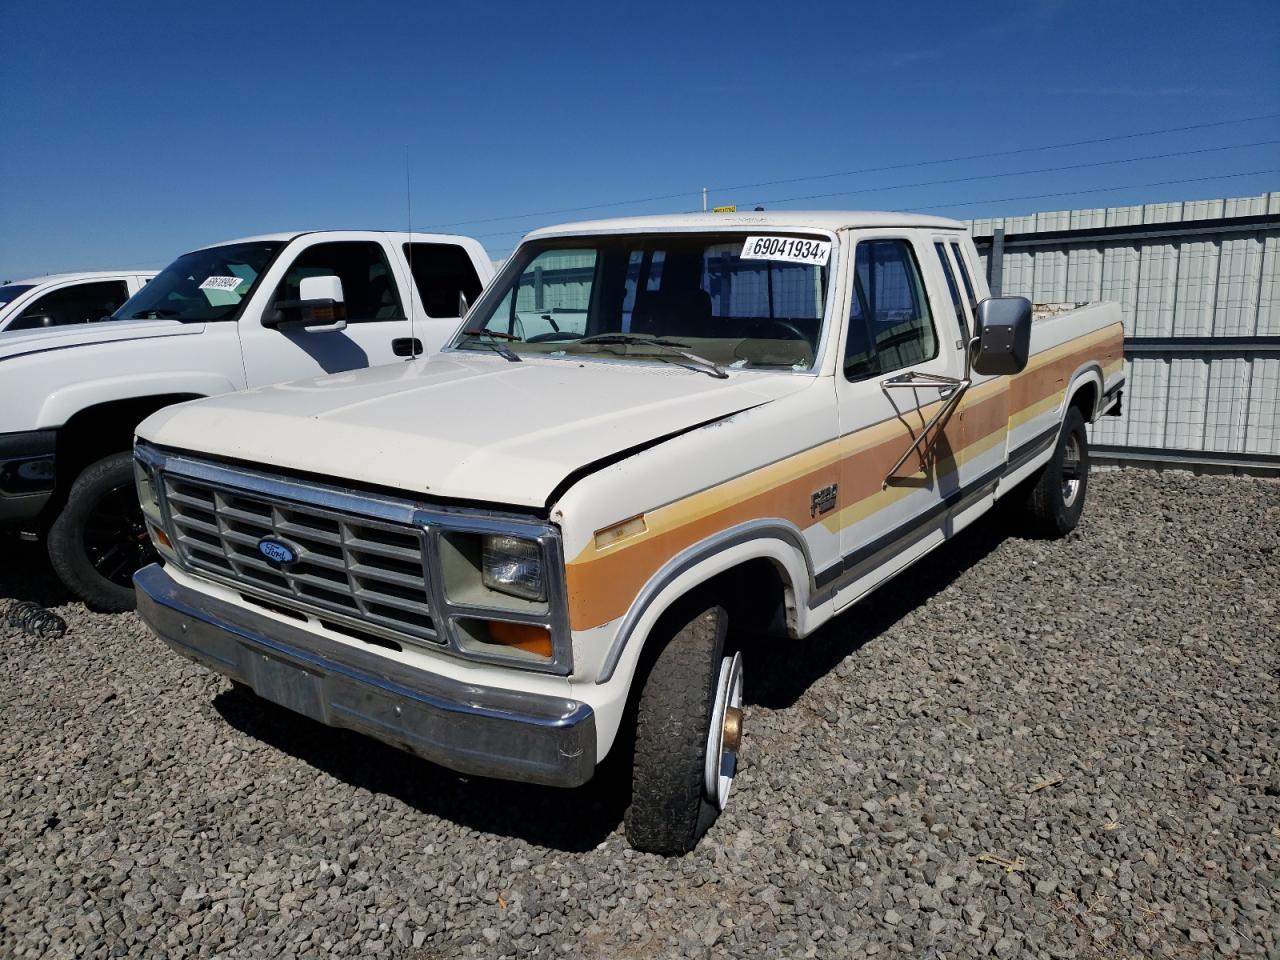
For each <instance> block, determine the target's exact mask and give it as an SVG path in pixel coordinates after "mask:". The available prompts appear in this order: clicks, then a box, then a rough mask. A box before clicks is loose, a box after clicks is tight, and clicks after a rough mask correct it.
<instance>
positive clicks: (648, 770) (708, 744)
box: [626, 606, 742, 854]
mask: <svg viewBox="0 0 1280 960" xmlns="http://www.w3.org/2000/svg"><path fill="white" fill-rule="evenodd" d="M674 622H675V625H676V626H675V629H674V630H672V631H671V632H670V634H669V635H668V637H667V638H666V641H665V643H664V644H663V646H662V649H661V652H660V653H659V654H658V656H657V658H656V660H655V661H654V663H653V667H652V669H651V670H650V671H649V674H648V676H647V677H646V678H645V681H644V687H643V689H642V690H641V692H640V699H639V704H638V708H637V714H636V741H635V760H634V763H633V767H632V776H631V806H630V808H629V809H628V810H627V817H626V829H627V840H628V841H629V842H630V843H631V845H632V846H633V847H635V848H636V849H638V850H648V851H651V852H653V853H662V854H680V853H686V852H688V851H689V850H692V849H693V848H694V846H695V845H696V844H697V842H698V840H699V838H700V837H701V836H702V834H704V833H705V832H706V831H707V828H708V827H710V826H711V824H712V823H713V822H714V821H715V818H716V816H717V815H718V814H719V813H720V811H721V810H722V809H723V808H724V805H725V803H726V801H727V800H728V798H729V791H730V789H731V788H732V786H733V780H734V776H735V775H736V773H737V767H738V749H739V745H740V743H741V739H742V657H741V654H735V655H733V656H725V655H724V645H725V631H726V628H727V617H726V615H725V611H724V608H723V607H720V606H712V607H703V608H701V610H699V611H698V612H696V613H695V614H694V615H692V616H682V617H677V618H676V620H675V621H674ZM661 641H662V638H661V637H656V636H655V637H653V638H652V640H651V641H650V642H661Z"/></svg>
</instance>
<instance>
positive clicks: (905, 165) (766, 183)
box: [416, 113, 1280, 232]
mask: <svg viewBox="0 0 1280 960" xmlns="http://www.w3.org/2000/svg"><path fill="white" fill-rule="evenodd" d="M1277 117H1280V113H1264V114H1259V115H1258V116H1253V117H1238V118H1236V119H1232V120H1214V121H1210V122H1207V123H1192V124H1186V125H1184V126H1180V127H1164V128H1162V129H1160V130H1143V131H1139V132H1137V133H1122V134H1115V135H1112V136H1107V137H1091V138H1089V139H1086V140H1068V141H1064V142H1062V143H1046V144H1040V145H1039V146H1034V147H1018V148H1015V149H1012V150H994V151H991V152H989V153H972V154H965V155H961V156H955V157H941V158H937V159H932V160H910V161H905V162H902V163H891V164H885V165H883V166H878V167H862V168H860V169H858V170H842V171H839V172H837V173H817V174H811V175H809V176H804V177H788V178H785V179H780V180H763V181H760V182H759V183H739V184H731V185H726V186H716V187H708V188H707V189H708V190H714V191H716V192H717V193H724V192H727V191H731V190H754V189H756V188H758V187H775V186H780V185H782V184H787V183H803V182H806V181H814V180H830V179H834V178H836V177H852V176H858V175H860V174H866V173H884V172H886V171H889V170H909V169H913V168H918V167H930V166H938V165H941V164H947V163H962V162H965V161H969V160H992V159H996V158H1000V157H1011V156H1020V155H1022V154H1027V153H1039V152H1042V151H1045V150H1064V149H1067V148H1068V147H1085V146H1093V145H1095V144H1100V143H1117V142H1120V141H1124V140H1137V139H1141V138H1143V137H1157V136H1161V135H1163V134H1167V133H1186V132H1188V131H1191V130H1210V129H1214V128H1217V127H1226V126H1233V125H1237V124H1242V123H1256V122H1258V121H1261V120H1274V119H1276V118H1277ZM701 195H702V188H701V187H698V188H696V189H692V190H684V191H681V192H679V193H666V194H661V195H658V196H652V197H636V198H633V199H630V200H610V201H606V202H602V203H593V204H586V205H583V206H577V207H560V208H558V209H555V210H535V211H529V212H527V213H512V214H507V215H504V216H500V217H481V218H478V219H474V220H455V221H453V222H452V223H437V224H431V225H429V226H425V227H417V228H416V229H418V230H441V229H444V228H446V227H466V226H473V225H475V224H481V223H500V222H502V221H504V220H523V219H527V218H530V217H551V216H557V215H559V214H562V213H581V212H583V211H586V210H605V209H609V208H611V207H625V206H632V205H638V204H642V203H657V202H658V201H660V200H678V199H681V198H682V197H698V196H701ZM512 232H517V231H512Z"/></svg>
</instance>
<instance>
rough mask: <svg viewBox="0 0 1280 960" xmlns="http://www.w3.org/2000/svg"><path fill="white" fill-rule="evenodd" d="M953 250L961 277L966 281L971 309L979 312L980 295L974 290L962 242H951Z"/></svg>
mask: <svg viewBox="0 0 1280 960" xmlns="http://www.w3.org/2000/svg"><path fill="white" fill-rule="evenodd" d="M951 250H952V252H953V253H954V254H955V255H956V267H957V268H959V270H960V279H961V280H962V281H964V292H965V294H966V295H967V296H968V297H969V309H970V310H972V311H973V312H974V314H977V312H978V296H977V294H975V293H974V292H973V284H972V283H970V282H969V268H968V267H966V266H965V265H964V254H963V253H961V252H960V244H958V243H953V244H951Z"/></svg>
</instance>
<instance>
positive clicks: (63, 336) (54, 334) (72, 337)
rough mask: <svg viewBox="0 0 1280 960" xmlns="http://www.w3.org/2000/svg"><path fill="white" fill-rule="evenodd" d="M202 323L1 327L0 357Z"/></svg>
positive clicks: (191, 329) (199, 327)
mask: <svg viewBox="0 0 1280 960" xmlns="http://www.w3.org/2000/svg"><path fill="white" fill-rule="evenodd" d="M204 327H205V325H204V324H203V323H179V322H178V321H177V320H103V321H101V322H99V323H72V324H68V325H67V326H64V327H42V328H40V329H37V330H13V331H4V332H0V360H5V359H8V358H10V357H20V356H22V355H24V354H28V353H43V352H45V351H48V350H64V349H66V348H68V347H80V346H86V345H88V344H93V343H112V342H115V341H119V340H144V339H150V338H152V337H180V336H189V335H192V334H197V333H203V332H204Z"/></svg>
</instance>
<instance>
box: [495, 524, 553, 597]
mask: <svg viewBox="0 0 1280 960" xmlns="http://www.w3.org/2000/svg"><path fill="white" fill-rule="evenodd" d="M480 553H481V563H480V568H481V580H482V581H483V583H484V585H485V586H486V587H488V588H489V589H490V590H497V591H498V592H499V593H505V594H508V595H509V596H513V597H523V598H524V599H525V600H536V601H544V600H546V599H547V584H546V578H545V576H544V572H543V569H542V548H541V547H540V546H539V545H538V542H537V541H536V540H526V539H524V538H523V537H511V536H507V535H505V534H489V535H487V536H485V538H484V542H483V545H482V547H481V551H480Z"/></svg>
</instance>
